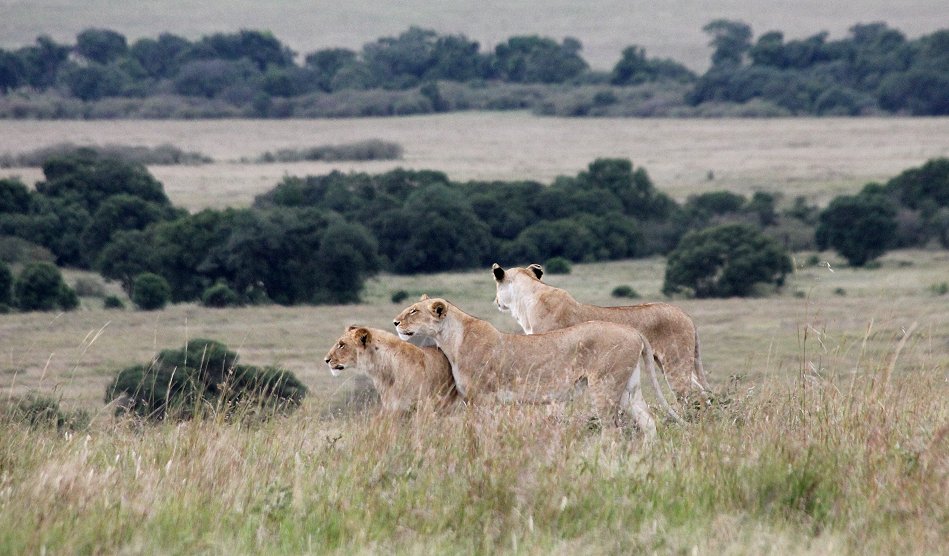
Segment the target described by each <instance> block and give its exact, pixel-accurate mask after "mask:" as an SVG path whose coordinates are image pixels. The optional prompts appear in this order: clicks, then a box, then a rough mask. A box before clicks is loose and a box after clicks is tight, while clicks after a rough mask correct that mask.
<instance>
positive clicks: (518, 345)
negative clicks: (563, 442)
mask: <svg viewBox="0 0 949 556" xmlns="http://www.w3.org/2000/svg"><path fill="white" fill-rule="evenodd" d="M393 323H394V324H395V326H396V330H397V332H398V333H399V337H400V338H403V339H407V338H417V337H420V336H421V337H427V338H433V339H434V340H435V343H436V345H438V347H439V348H440V349H441V350H442V351H443V352H444V353H445V356H446V357H448V360H449V362H450V363H451V369H452V375H453V376H454V378H455V386H456V388H457V389H458V392H459V393H460V394H461V395H462V397H464V399H465V400H466V401H468V402H470V403H551V402H558V401H566V400H569V399H571V398H572V397H573V396H574V395H575V394H577V393H579V392H580V391H582V390H583V389H584V388H585V389H586V391H587V392H588V393H589V395H590V397H591V400H592V402H593V407H594V411H595V412H596V413H597V416H598V417H600V419H601V420H602V421H603V422H605V423H609V422H614V423H616V422H618V417H619V416H620V413H619V411H620V410H623V411H625V412H627V414H628V415H630V416H631V417H632V418H633V419H634V420H635V421H636V424H637V425H638V426H639V428H640V429H641V430H642V431H643V432H644V433H645V434H646V436H647V438H648V437H651V436H652V435H654V434H655V422H654V421H653V418H652V416H651V415H650V412H649V408H648V407H647V406H646V403H645V401H644V399H643V396H642V389H641V387H640V374H641V365H642V364H645V366H646V371H647V372H650V373H651V375H652V377H653V381H654V384H656V386H658V384H657V383H655V368H654V365H653V357H652V348H651V347H649V342H648V341H646V339H645V338H644V337H643V335H642V334H640V333H639V332H638V331H637V330H636V329H634V328H632V327H629V326H624V325H619V324H615V323H608V322H587V323H582V324H579V325H577V326H572V327H569V328H565V329H561V330H556V331H553V332H549V333H546V334H538V335H533V336H525V335H521V334H505V333H503V332H500V331H498V330H497V329H496V328H494V327H493V326H491V324H489V323H488V322H486V321H483V320H481V319H478V318H475V317H473V316H471V315H468V314H466V313H465V312H463V311H461V310H460V309H458V308H457V307H455V306H454V305H452V304H450V303H448V302H447V301H445V300H444V299H422V300H421V301H419V302H417V303H415V304H413V305H411V306H410V307H408V308H406V309H405V310H404V311H402V313H400V314H399V316H398V317H396V319H395V320H394V321H393ZM659 393H660V395H661V391H660V392H659ZM662 401H663V402H664V401H665V400H664V399H662ZM664 407H665V409H666V410H667V411H668V412H670V415H672V416H673V417H674V418H675V419H677V420H678V419H679V418H678V416H677V415H675V412H674V411H673V410H672V408H671V407H669V405H668V403H665V404H664Z"/></svg>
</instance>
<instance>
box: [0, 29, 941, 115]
mask: <svg viewBox="0 0 949 556" xmlns="http://www.w3.org/2000/svg"><path fill="white" fill-rule="evenodd" d="M703 30H704V31H705V32H707V33H708V34H709V35H710V38H711V42H710V46H712V48H713V52H712V57H711V58H712V59H711V62H712V63H711V65H710V67H709V69H708V71H707V72H705V74H703V75H702V76H701V77H696V76H695V75H694V74H693V73H692V72H691V71H689V70H688V69H687V68H686V67H685V66H683V65H682V64H680V63H678V62H675V61H673V60H667V59H651V58H647V57H646V53H645V51H644V50H643V49H642V48H641V47H639V46H636V45H629V46H628V47H626V48H625V49H624V50H623V51H622V54H621V57H620V60H619V61H618V62H617V64H616V65H615V66H614V67H613V68H612V69H611V71H610V72H609V73H606V72H597V71H592V70H590V68H589V66H588V64H587V63H586V61H585V60H584V59H583V58H582V56H581V50H582V45H581V44H580V42H579V41H577V40H576V39H573V38H569V37H567V38H564V39H563V40H562V41H560V42H557V41H556V40H554V39H552V38H549V37H541V36H536V35H529V36H514V37H509V38H508V39H506V40H504V41H500V42H498V44H497V45H496V46H495V48H494V49H493V50H490V51H482V50H481V47H480V45H479V44H478V43H477V42H476V41H473V40H470V39H469V38H467V37H466V36H464V35H460V34H457V35H439V34H438V33H436V32H435V31H433V30H430V29H422V28H419V27H410V28H409V29H407V30H406V31H404V32H402V33H400V34H398V35H396V36H386V37H381V38H379V39H377V40H375V41H372V42H368V43H366V44H365V45H364V46H363V47H362V48H361V49H360V50H359V51H354V50H349V49H345V48H326V49H321V50H317V51H314V52H310V53H305V54H304V55H303V56H302V60H303V63H302V65H297V64H296V63H295V62H294V58H295V54H294V53H293V52H292V51H291V50H290V49H289V48H288V47H286V46H285V45H283V44H282V43H281V42H280V41H279V40H278V39H276V38H275V37H274V36H273V35H271V34H270V33H267V32H260V31H253V30H242V31H239V32H236V33H217V34H213V35H209V36H205V37H202V38H200V39H198V40H196V41H193V42H192V41H189V40H188V39H185V38H183V37H179V36H176V35H172V34H169V33H163V34H161V35H159V36H158V37H157V38H141V39H139V40H137V41H135V42H134V43H132V44H128V41H127V40H126V38H125V37H124V36H122V35H121V34H119V33H117V32H115V31H111V30H108V29H87V30H84V31H82V32H80V33H79V34H78V35H77V37H76V44H75V45H74V46H69V45H60V44H57V43H56V42H55V41H53V40H52V39H49V38H48V37H39V38H37V40H36V44H35V45H34V46H27V47H23V48H19V49H16V50H11V51H6V50H2V49H0V95H2V96H0V101H2V102H0V116H3V117H18V118H23V117H72V118H89V117H93V118H96V117H98V118H115V117H127V118H142V117H150V118H155V117H165V118H168V117H274V118H283V117H338V116H385V115H397V114H415V113H431V112H442V111H446V110H465V109H473V108H478V107H480V108H482V109H524V108H530V109H532V110H534V111H535V112H537V113H540V114H557V115H571V116H587V115H592V116H603V115H627V116H655V115H665V116H669V115H679V116H683V115H691V116H696V115H706V116H707V115H718V116H723V115H729V114H731V115H735V114H744V115H786V114H815V115H861V114H873V113H877V112H880V111H889V112H896V113H908V114H914V115H940V114H947V113H949V92H947V91H949V77H947V67H949V56H947V54H946V53H947V44H949V39H947V37H949V30H940V31H936V32H934V33H932V34H930V35H926V36H922V37H919V38H917V39H913V40H910V39H907V38H906V37H905V36H904V35H903V34H902V33H901V32H899V31H897V30H895V29H890V28H888V27H887V26H886V25H885V24H883V23H871V24H859V25H855V26H853V27H852V28H851V29H850V36H848V37H846V38H843V39H840V40H834V41H831V40H828V34H827V33H826V32H821V33H818V34H816V35H813V36H811V37H807V38H803V39H795V40H790V41H785V39H784V35H783V34H782V33H781V32H779V31H770V32H767V33H765V34H763V35H761V36H760V37H757V39H756V40H755V38H754V36H753V33H752V29H751V27H750V26H748V25H747V24H745V23H743V22H741V21H731V20H722V19H719V20H715V21H712V22H710V23H709V24H707V25H705V26H704V27H703ZM71 53H72V54H73V56H72V57H71V58H70V54H71ZM453 84H455V85H457V84H465V85H466V86H467V87H466V89H467V90H466V91H465V92H464V94H463V95H461V96H459V95H457V94H453V93H452V92H451V91H454V92H455V93H457V91H458V88H457V87H453V86H452V85H453ZM528 84H547V85H557V86H558V87H555V88H547V89H537V88H536V87H535V88H532V89H530V90H527V89H512V88H511V87H510V86H511V85H528ZM565 84H566V85H569V87H562V86H561V85H565ZM607 84H611V85H612V86H613V88H611V89H607V90H597V91H595V92H588V91H587V89H588V88H589V86H591V85H598V86H604V85H607ZM654 84H660V85H661V86H660V87H659V88H658V89H656V88H649V89H641V90H640V92H636V93H632V94H628V93H627V92H626V91H625V89H633V88H637V87H643V86H645V85H654ZM685 88H688V94H684V89H685ZM20 90H22V91H27V92H28V93H29V95H28V96H23V95H16V96H14V95H11V94H10V93H11V92H14V91H20ZM538 90H540V91H542V92H541V96H542V97H543V98H538V97H537V91H538ZM657 90H658V91H661V94H660V95H659V96H654V95H655V94H656V91H657ZM446 91H449V92H446ZM486 91H491V92H486ZM565 91H566V92H565ZM37 92H38V93H39V94H37ZM337 93H342V94H339V95H337V96H333V95H335V94H337ZM390 93H396V94H394V95H392V94H390ZM479 96H480V97H481V98H480V99H476V97H479ZM637 96H641V97H644V98H636V97H637ZM736 104H742V105H744V104H747V107H743V108H736ZM702 105H705V106H704V107H702V108H699V106H702Z"/></svg>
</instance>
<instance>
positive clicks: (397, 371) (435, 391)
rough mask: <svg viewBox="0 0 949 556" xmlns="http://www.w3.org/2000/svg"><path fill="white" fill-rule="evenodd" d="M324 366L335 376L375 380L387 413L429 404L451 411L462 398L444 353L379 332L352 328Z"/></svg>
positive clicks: (342, 337) (336, 346)
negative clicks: (356, 374)
mask: <svg viewBox="0 0 949 556" xmlns="http://www.w3.org/2000/svg"><path fill="white" fill-rule="evenodd" d="M324 361H325V362H326V364H327V366H328V367H329V368H330V372H332V373H333V375H334V376H337V375H339V373H340V372H342V371H343V370H344V369H353V370H355V371H357V372H362V373H365V374H367V375H369V378H371V379H372V384H373V386H374V387H375V389H376V391H377V392H378V393H379V398H380V399H381V401H382V409H383V411H387V412H406V411H411V410H413V409H414V408H415V407H416V406H418V405H420V404H423V403H430V404H432V405H433V406H434V407H435V408H436V409H438V408H445V407H447V406H449V405H451V404H453V403H454V402H455V401H456V399H457V397H458V393H457V391H456V390H455V382H454V379H453V378H452V375H451V365H450V364H449V363H448V359H447V358H446V357H445V354H443V353H442V352H441V350H439V349H438V348H436V347H418V346H415V345H412V344H410V343H408V342H403V341H402V340H400V339H399V338H398V336H396V335H395V334H393V333H391V332H387V331H385V330H380V329H378V328H365V327H360V326H351V327H349V329H347V330H346V332H344V333H343V335H342V336H340V338H339V340H337V341H336V343H335V344H334V345H333V347H332V349H330V350H329V352H328V353H327V354H326V358H325V359H324Z"/></svg>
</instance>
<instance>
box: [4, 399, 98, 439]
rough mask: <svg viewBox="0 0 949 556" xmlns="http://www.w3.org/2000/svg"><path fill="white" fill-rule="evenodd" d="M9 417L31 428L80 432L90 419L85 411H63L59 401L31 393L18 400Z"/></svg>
mask: <svg viewBox="0 0 949 556" xmlns="http://www.w3.org/2000/svg"><path fill="white" fill-rule="evenodd" d="M11 417H12V418H13V419H14V420H15V421H19V422H23V423H26V424H28V425H30V426H31V427H37V428H42V427H53V428H57V429H63V428H65V429H68V430H81V429H84V428H86V427H88V426H89V423H90V422H91V420H92V418H91V416H90V415H89V413H88V412H87V411H85V410H81V409H77V410H74V411H64V410H63V409H62V408H61V407H60V405H59V400H57V399H55V398H52V397H50V396H44V395H40V394H37V393H35V392H31V393H29V394H27V395H26V396H24V397H22V398H20V399H18V400H17V401H16V402H15V403H14V404H13V405H12V407H11Z"/></svg>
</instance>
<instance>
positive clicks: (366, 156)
mask: <svg viewBox="0 0 949 556" xmlns="http://www.w3.org/2000/svg"><path fill="white" fill-rule="evenodd" d="M402 152H403V149H402V145H400V144H398V143H393V142H391V141H383V140H381V139H367V140H365V141H358V142H355V143H348V144H343V145H321V146H319V147H311V148H308V149H281V150H279V151H276V152H273V153H271V152H266V153H264V154H263V155H261V157H260V158H259V159H258V160H259V161H260V162H298V161H301V160H396V159H399V158H402Z"/></svg>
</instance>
